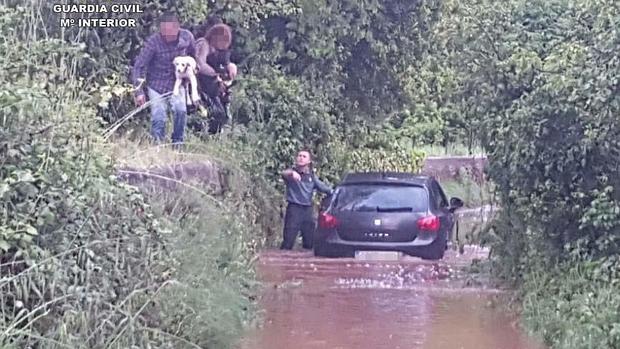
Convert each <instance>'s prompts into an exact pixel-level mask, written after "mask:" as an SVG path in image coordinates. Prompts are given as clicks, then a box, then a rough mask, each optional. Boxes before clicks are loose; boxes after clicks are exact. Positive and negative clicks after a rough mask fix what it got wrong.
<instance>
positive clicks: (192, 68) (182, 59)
mask: <svg viewBox="0 0 620 349" xmlns="http://www.w3.org/2000/svg"><path fill="white" fill-rule="evenodd" d="M173 64H174V74H175V76H176V81H175V82H174V89H173V90H172V94H173V95H175V96H178V95H179V88H180V87H181V84H182V83H183V80H184V79H189V83H190V89H191V100H192V102H193V103H198V102H200V96H199V95H198V82H197V81H196V73H198V66H197V64H196V60H195V59H194V58H192V57H190V56H178V57H176V58H175V59H174V61H173ZM187 104H192V103H189V101H188V103H187Z"/></svg>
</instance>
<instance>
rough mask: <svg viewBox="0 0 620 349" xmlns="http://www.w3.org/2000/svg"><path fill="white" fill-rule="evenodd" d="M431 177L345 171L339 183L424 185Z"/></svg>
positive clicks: (397, 173)
mask: <svg viewBox="0 0 620 349" xmlns="http://www.w3.org/2000/svg"><path fill="white" fill-rule="evenodd" d="M431 179H432V177H430V176H426V175H421V174H417V173H409V172H352V173H347V174H346V175H345V176H344V178H343V180H342V181H341V182H340V185H347V184H362V183H393V184H406V185H418V186H426V185H428V184H429V182H430V181H431Z"/></svg>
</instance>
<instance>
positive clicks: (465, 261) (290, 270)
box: [242, 246, 541, 349]
mask: <svg viewBox="0 0 620 349" xmlns="http://www.w3.org/2000/svg"><path fill="white" fill-rule="evenodd" d="M487 253H488V252H487V251H485V250H483V249H480V248H475V247H472V246H468V247H467V248H466V249H465V253H464V254H463V255H458V254H457V253H455V252H453V251H450V252H449V253H448V254H447V255H446V257H445V258H444V260H442V261H440V262H427V261H421V260H419V259H417V258H409V257H406V258H403V259H401V260H399V261H392V262H389V261H374V262H370V261H360V260H355V259H320V258H315V257H314V256H312V254H311V253H309V252H302V251H293V252H281V251H265V252H263V253H262V254H261V256H260V260H259V268H258V269H259V273H260V275H261V278H262V279H263V281H265V282H266V283H267V285H268V287H267V289H266V290H265V293H264V295H263V297H262V299H261V305H262V306H263V308H264V310H265V324H264V327H263V328H261V329H259V330H257V331H256V332H255V333H252V334H250V336H249V337H248V338H246V340H244V343H243V345H242V348H243V349H250V348H252V349H279V348H282V349H285V348H286V349H288V348H296V349H310V348H325V349H336V348H342V349H344V348H355V349H365V348H368V349H382V348H390V349H396V348H402V349H405V348H407V349H412V348H416V349H417V348H420V349H539V348H541V347H540V346H536V345H535V344H534V343H532V342H531V341H529V340H528V339H527V338H526V337H525V336H523V335H522V334H521V333H520V331H519V330H518V329H517V328H516V326H515V325H514V323H515V321H514V320H515V319H513V318H512V317H510V316H508V315H507V314H505V313H502V312H501V311H500V310H496V309H493V308H490V307H488V306H487V303H488V302H489V301H490V300H491V299H492V298H493V295H497V294H498V293H500V292H501V291H500V290H497V289H490V288H486V287H484V286H471V285H468V283H467V280H468V278H467V275H466V274H465V273H464V272H463V271H462V268H461V267H463V266H467V265H470V263H471V261H472V260H473V259H475V258H478V259H479V258H485V257H486V254H487Z"/></svg>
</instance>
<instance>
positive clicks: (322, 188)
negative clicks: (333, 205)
mask: <svg viewBox="0 0 620 349" xmlns="http://www.w3.org/2000/svg"><path fill="white" fill-rule="evenodd" d="M313 178H314V187H315V188H316V189H317V190H318V191H319V192H321V193H323V194H327V195H331V194H332V193H333V192H334V189H332V187H330V186H329V185H327V184H325V183H323V182H322V181H321V180H320V179H318V177H317V176H313Z"/></svg>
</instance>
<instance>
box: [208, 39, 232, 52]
mask: <svg viewBox="0 0 620 349" xmlns="http://www.w3.org/2000/svg"><path fill="white" fill-rule="evenodd" d="M211 45H213V47H215V49H217V50H226V49H228V41H227V40H226V38H225V37H224V36H216V37H215V38H213V40H212V42H211Z"/></svg>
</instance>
